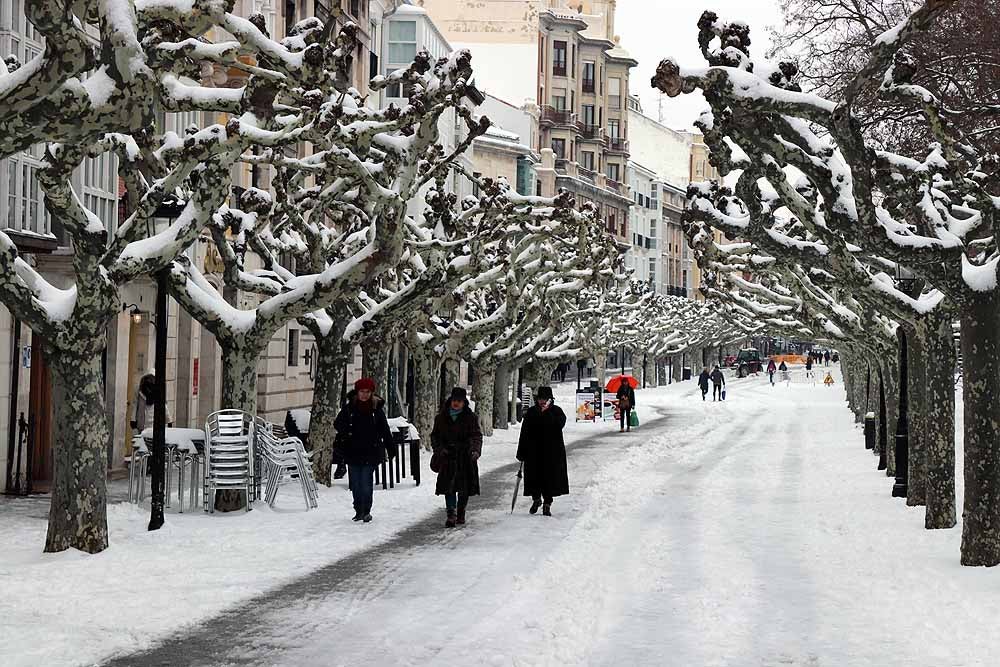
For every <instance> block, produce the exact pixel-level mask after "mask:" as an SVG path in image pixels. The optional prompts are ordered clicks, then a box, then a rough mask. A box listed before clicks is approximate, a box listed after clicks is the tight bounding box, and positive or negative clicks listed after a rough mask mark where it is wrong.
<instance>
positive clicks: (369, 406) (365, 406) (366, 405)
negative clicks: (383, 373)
mask: <svg viewBox="0 0 1000 667" xmlns="http://www.w3.org/2000/svg"><path fill="white" fill-rule="evenodd" d="M354 404H355V405H356V406H358V412H362V413H364V414H367V415H370V414H372V413H373V412H375V401H374V400H372V399H368V400H367V401H359V400H357V399H355V401H354Z"/></svg>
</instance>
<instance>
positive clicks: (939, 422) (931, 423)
mask: <svg viewBox="0 0 1000 667" xmlns="http://www.w3.org/2000/svg"><path fill="white" fill-rule="evenodd" d="M951 323H952V318H951V314H949V313H947V312H944V313H941V312H939V311H938V310H937V309H935V310H934V311H932V312H931V313H930V314H929V315H928V316H927V317H925V318H922V319H921V320H920V321H919V323H918V325H917V329H918V335H919V336H920V338H921V339H922V341H923V347H924V358H925V360H926V368H925V371H924V379H925V383H924V387H925V390H924V399H925V400H924V418H923V419H922V421H921V429H922V432H923V434H924V439H923V442H924V453H925V455H924V468H925V471H926V474H925V480H924V490H925V499H926V504H927V510H926V514H925V517H924V527H925V528H929V529H934V528H953V527H954V526H955V524H956V507H955V502H956V501H955V343H954V340H953V337H952V330H951Z"/></svg>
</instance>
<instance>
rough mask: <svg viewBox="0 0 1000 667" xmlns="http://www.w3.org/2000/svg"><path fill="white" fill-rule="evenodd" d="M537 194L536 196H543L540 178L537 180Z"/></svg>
mask: <svg viewBox="0 0 1000 667" xmlns="http://www.w3.org/2000/svg"><path fill="white" fill-rule="evenodd" d="M535 196H536V197H541V196H542V182H541V181H539V180H536V181H535Z"/></svg>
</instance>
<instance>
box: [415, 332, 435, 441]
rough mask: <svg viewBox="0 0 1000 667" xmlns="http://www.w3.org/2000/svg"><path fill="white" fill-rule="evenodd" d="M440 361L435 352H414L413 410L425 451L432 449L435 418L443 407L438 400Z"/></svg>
mask: <svg viewBox="0 0 1000 667" xmlns="http://www.w3.org/2000/svg"><path fill="white" fill-rule="evenodd" d="M440 372H441V370H440V360H439V357H438V356H437V355H436V354H434V353H433V352H428V351H427V350H420V349H416V350H414V351H413V374H414V377H413V401H414V403H415V405H414V410H413V417H414V421H415V422H416V423H415V424H414V426H416V427H417V431H419V432H420V439H421V440H422V441H423V443H424V448H425V449H428V450H429V449H430V447H431V431H432V430H434V417H435V416H436V415H437V411H438V408H440V407H441V405H440V403H439V401H438V400H437V399H438V392H439V391H440V389H439V387H438V383H439V381H440Z"/></svg>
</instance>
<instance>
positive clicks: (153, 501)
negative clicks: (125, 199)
mask: <svg viewBox="0 0 1000 667" xmlns="http://www.w3.org/2000/svg"><path fill="white" fill-rule="evenodd" d="M184 206H185V203H184V202H183V201H181V200H179V199H177V198H176V197H172V196H168V197H165V198H164V200H163V201H162V202H161V203H160V205H159V207H157V209H156V213H155V214H154V215H153V219H152V223H151V226H150V228H148V229H147V233H148V235H149V236H153V235H154V234H156V233H157V232H161V231H163V230H164V229H166V228H167V227H168V226H169V225H170V224H171V223H172V222H173V220H174V219H176V218H177V217H178V216H180V214H181V211H183V210H184ZM169 276H170V267H169V266H168V267H165V268H163V269H160V270H159V271H158V272H157V273H156V321H155V322H154V325H155V326H156V356H155V361H154V364H153V367H154V371H153V372H154V373H155V375H156V403H155V404H154V405H153V452H152V456H151V459H152V460H151V461H150V464H151V465H152V469H153V470H152V479H151V481H150V487H151V496H150V508H149V530H158V529H159V528H160V527H161V526H162V525H163V506H164V501H165V497H164V496H165V493H164V492H165V491H166V472H167V291H168V285H167V280H168V278H169Z"/></svg>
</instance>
